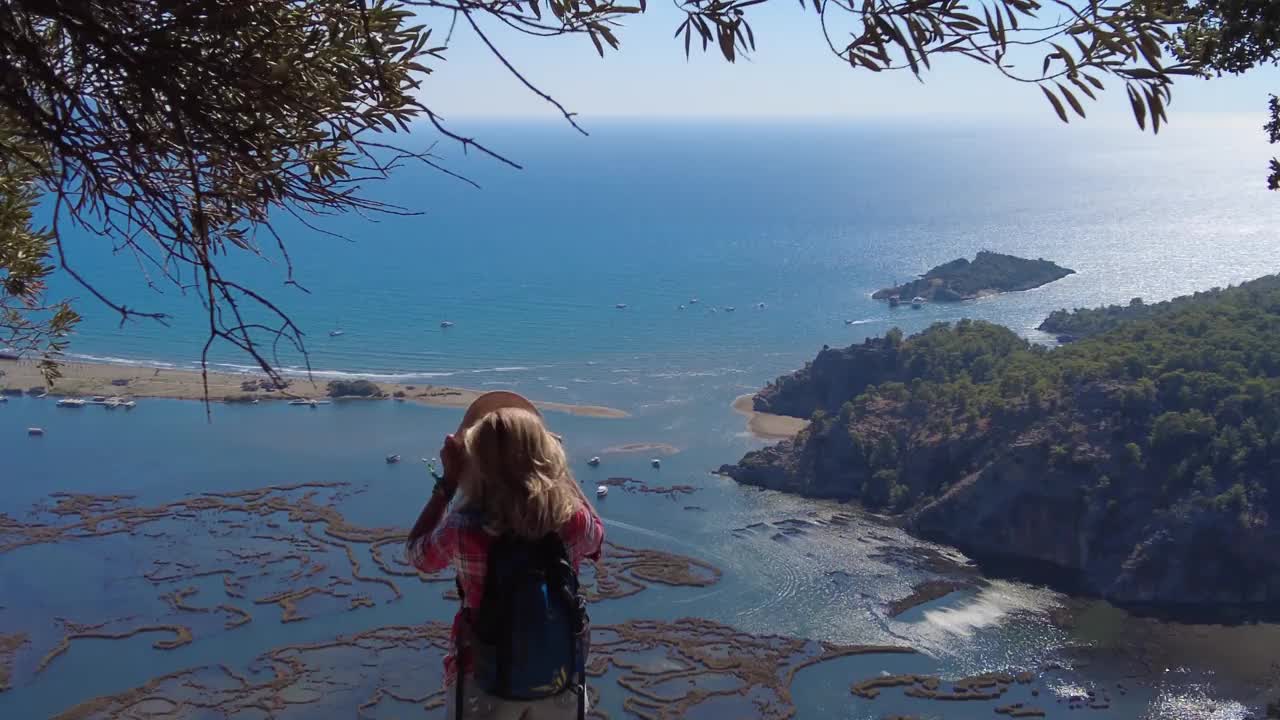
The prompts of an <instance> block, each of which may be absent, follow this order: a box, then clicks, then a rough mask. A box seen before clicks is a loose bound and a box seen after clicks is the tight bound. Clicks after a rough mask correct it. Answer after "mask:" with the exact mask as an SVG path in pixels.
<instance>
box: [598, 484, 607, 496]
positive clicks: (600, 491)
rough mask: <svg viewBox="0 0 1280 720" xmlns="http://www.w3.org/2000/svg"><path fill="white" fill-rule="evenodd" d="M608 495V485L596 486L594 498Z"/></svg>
mask: <svg viewBox="0 0 1280 720" xmlns="http://www.w3.org/2000/svg"><path fill="white" fill-rule="evenodd" d="M608 494H609V486H608V485H597V486H596V497H604V496H605V495H608Z"/></svg>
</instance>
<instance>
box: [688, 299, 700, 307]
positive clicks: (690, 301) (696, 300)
mask: <svg viewBox="0 0 1280 720" xmlns="http://www.w3.org/2000/svg"><path fill="white" fill-rule="evenodd" d="M689 304H690V305H697V304H698V298H689Z"/></svg>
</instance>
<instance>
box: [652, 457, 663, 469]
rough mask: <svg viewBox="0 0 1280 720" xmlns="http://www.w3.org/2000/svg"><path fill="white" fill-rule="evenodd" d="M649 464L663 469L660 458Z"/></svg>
mask: <svg viewBox="0 0 1280 720" xmlns="http://www.w3.org/2000/svg"><path fill="white" fill-rule="evenodd" d="M649 464H650V465H652V466H654V467H656V468H660V467H662V461H661V460H659V459H658V458H653V459H652V460H650V461H649Z"/></svg>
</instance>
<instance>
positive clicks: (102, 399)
mask: <svg viewBox="0 0 1280 720" xmlns="http://www.w3.org/2000/svg"><path fill="white" fill-rule="evenodd" d="M89 401H90V402H95V403H104V402H106V401H107V396H106V395H94V396H93V397H91V398H89Z"/></svg>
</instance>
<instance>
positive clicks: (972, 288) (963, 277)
mask: <svg viewBox="0 0 1280 720" xmlns="http://www.w3.org/2000/svg"><path fill="white" fill-rule="evenodd" d="M1074 272H1075V270H1070V269H1068V268H1064V267H1062V266H1060V265H1058V264H1056V263H1053V262H1050V261H1048V260H1043V259H1041V260H1028V259H1026V258H1020V257H1016V256H1014V255H1004V254H1002V253H996V252H991V251H990V250H983V251H981V252H979V253H978V254H977V255H976V256H975V257H974V258H973V260H972V261H970V260H967V259H965V258H958V259H956V260H952V261H951V262H948V263H943V264H941V265H939V266H937V267H935V268H933V269H932V270H930V271H929V272H927V273H925V274H924V275H921V276H920V278H919V279H917V280H912V281H910V282H907V283H903V284H902V285H898V286H896V287H889V288H884V289H883V290H877V291H876V292H875V293H873V294H872V295H871V297H872V298H874V299H876V300H887V299H889V298H890V297H892V296H894V295H897V296H898V297H899V298H901V299H903V300H908V301H909V300H911V299H912V298H915V297H922V298H924V299H926V300H931V301H934V302H959V301H961V300H972V299H974V298H979V297H982V296H984V295H995V294H997V293H1002V292H1013V291H1016V290H1030V289H1031V288H1037V287H1040V286H1041V285H1047V284H1048V283H1051V282H1053V281H1054V280H1060V279H1062V278H1064V277H1066V276H1068V275H1071V274H1073V273H1074Z"/></svg>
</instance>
